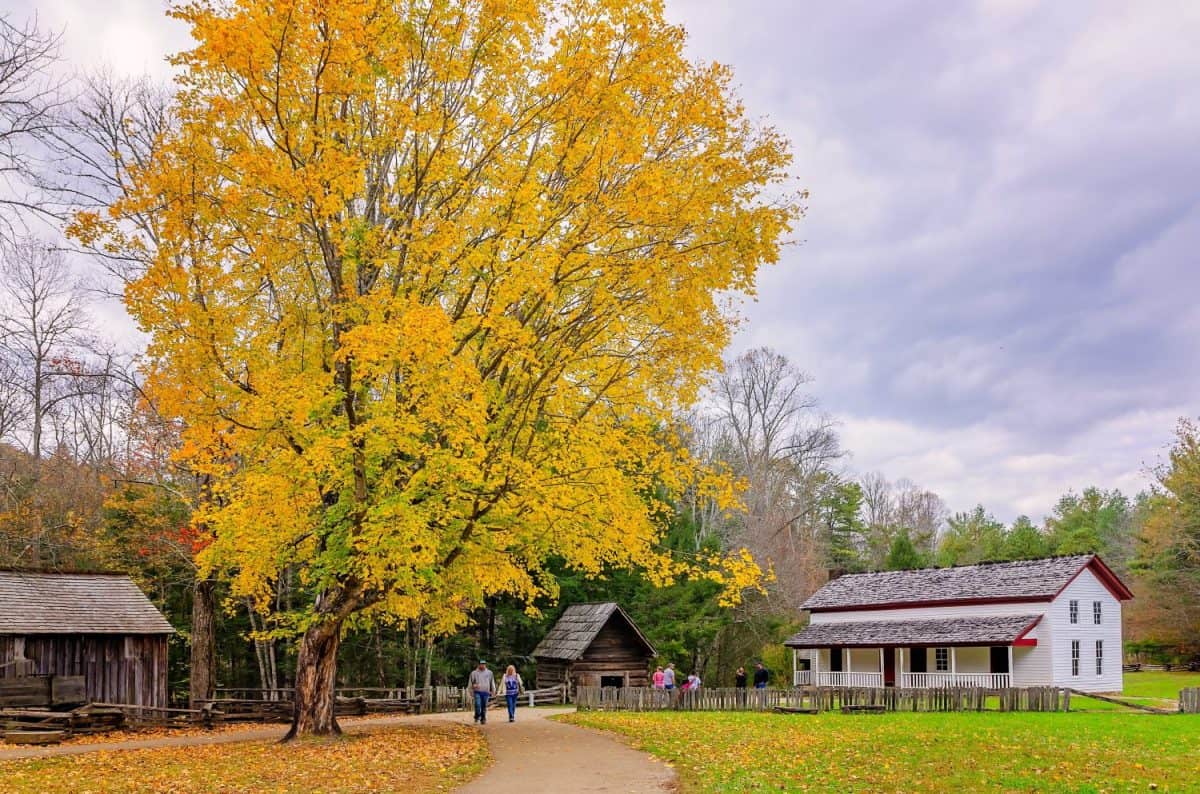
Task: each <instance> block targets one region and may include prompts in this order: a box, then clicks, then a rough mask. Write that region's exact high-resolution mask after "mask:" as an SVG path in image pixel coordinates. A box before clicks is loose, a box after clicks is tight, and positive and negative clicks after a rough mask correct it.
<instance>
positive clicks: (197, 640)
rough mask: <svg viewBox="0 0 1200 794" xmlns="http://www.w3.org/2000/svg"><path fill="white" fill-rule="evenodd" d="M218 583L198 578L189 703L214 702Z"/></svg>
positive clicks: (193, 611) (193, 614)
mask: <svg viewBox="0 0 1200 794" xmlns="http://www.w3.org/2000/svg"><path fill="white" fill-rule="evenodd" d="M216 584H217V583H216V580H214V579H197V580H196V587H195V592H194V594H193V595H192V664H191V667H192V669H191V676H190V679H189V691H188V700H189V702H190V705H191V708H196V702H197V701H199V700H211V699H212V696H213V684H214V679H215V673H216V671H215V670H214V669H213V668H214V663H215V660H216V637H217V632H216V625H215V621H216V613H217V598H216Z"/></svg>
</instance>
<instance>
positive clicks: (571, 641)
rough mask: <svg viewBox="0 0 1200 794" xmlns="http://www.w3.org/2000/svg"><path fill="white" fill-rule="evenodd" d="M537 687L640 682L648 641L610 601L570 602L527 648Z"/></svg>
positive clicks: (650, 655)
mask: <svg viewBox="0 0 1200 794" xmlns="http://www.w3.org/2000/svg"><path fill="white" fill-rule="evenodd" d="M533 657H534V659H535V660H536V661H537V685H538V687H539V688H540V687H550V686H558V685H559V684H563V683H569V684H570V686H571V688H572V689H574V688H575V687H578V686H631V687H644V686H646V685H647V682H648V680H649V670H650V663H651V661H653V659H654V657H655V651H654V646H652V645H651V644H650V642H649V641H648V640H647V639H646V637H645V636H644V635H643V634H642V632H641V631H640V630H639V629H638V627H637V626H636V625H635V624H634V622H633V620H632V619H631V618H630V617H629V615H628V614H626V613H625V610H623V609H621V607H619V606H617V605H616V604H614V603H612V602H606V603H602V604H572V605H571V606H569V607H567V608H566V610H565V611H564V612H563V614H562V617H560V618H559V619H558V622H557V623H555V624H554V628H552V629H550V633H548V634H547V635H546V636H545V637H543V638H542V641H541V642H540V643H538V646H537V647H536V648H534V650H533Z"/></svg>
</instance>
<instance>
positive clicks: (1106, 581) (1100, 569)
mask: <svg viewBox="0 0 1200 794" xmlns="http://www.w3.org/2000/svg"><path fill="white" fill-rule="evenodd" d="M1087 570H1090V571H1091V572H1092V573H1093V574H1094V575H1095V577H1096V578H1097V579H1099V580H1100V584H1102V585H1104V587H1105V588H1106V589H1107V590H1108V592H1110V593H1112V596H1113V598H1115V599H1117V600H1118V601H1128V600H1130V599H1131V598H1133V593H1132V592H1130V590H1129V588H1128V587H1126V586H1125V585H1124V583H1122V582H1121V580H1120V579H1118V578H1117V575H1116V574H1115V573H1113V570H1112V568H1109V567H1108V566H1107V565H1105V564H1104V560H1102V559H1100V555H1098V554H1093V555H1092V558H1091V559H1090V560H1088V561H1087V562H1086V563H1084V564H1083V565H1082V566H1081V567H1080V568H1079V570H1078V571H1076V572H1075V575H1074V576H1072V577H1071V578H1070V579H1068V580H1067V583H1066V584H1064V585H1063V586H1062V587H1060V588H1058V592H1057V593H1055V594H1054V597H1055V598H1058V597H1059V596H1060V595H1062V593H1063V591H1064V590H1066V589H1067V588H1068V587H1070V586H1071V583H1072V582H1074V581H1075V580H1076V579H1078V578H1079V575H1080V574H1081V573H1083V572H1084V571H1087Z"/></svg>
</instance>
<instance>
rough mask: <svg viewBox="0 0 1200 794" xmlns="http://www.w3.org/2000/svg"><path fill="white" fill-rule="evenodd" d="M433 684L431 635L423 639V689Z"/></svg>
mask: <svg viewBox="0 0 1200 794" xmlns="http://www.w3.org/2000/svg"><path fill="white" fill-rule="evenodd" d="M432 683H433V634H432V633H430V634H428V635H427V636H426V637H425V689H426V690H428V689H429V687H430V685H431V684H432Z"/></svg>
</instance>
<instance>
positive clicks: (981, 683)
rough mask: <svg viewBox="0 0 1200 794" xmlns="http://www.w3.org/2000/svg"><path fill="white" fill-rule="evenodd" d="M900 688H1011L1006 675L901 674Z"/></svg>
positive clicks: (1009, 677) (1010, 678)
mask: <svg viewBox="0 0 1200 794" xmlns="http://www.w3.org/2000/svg"><path fill="white" fill-rule="evenodd" d="M900 686H902V687H904V688H906V689H928V688H930V687H941V686H974V687H979V688H981V689H1008V688H1009V687H1010V686H1012V676H1011V675H1010V674H1008V673H901V674H900Z"/></svg>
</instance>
